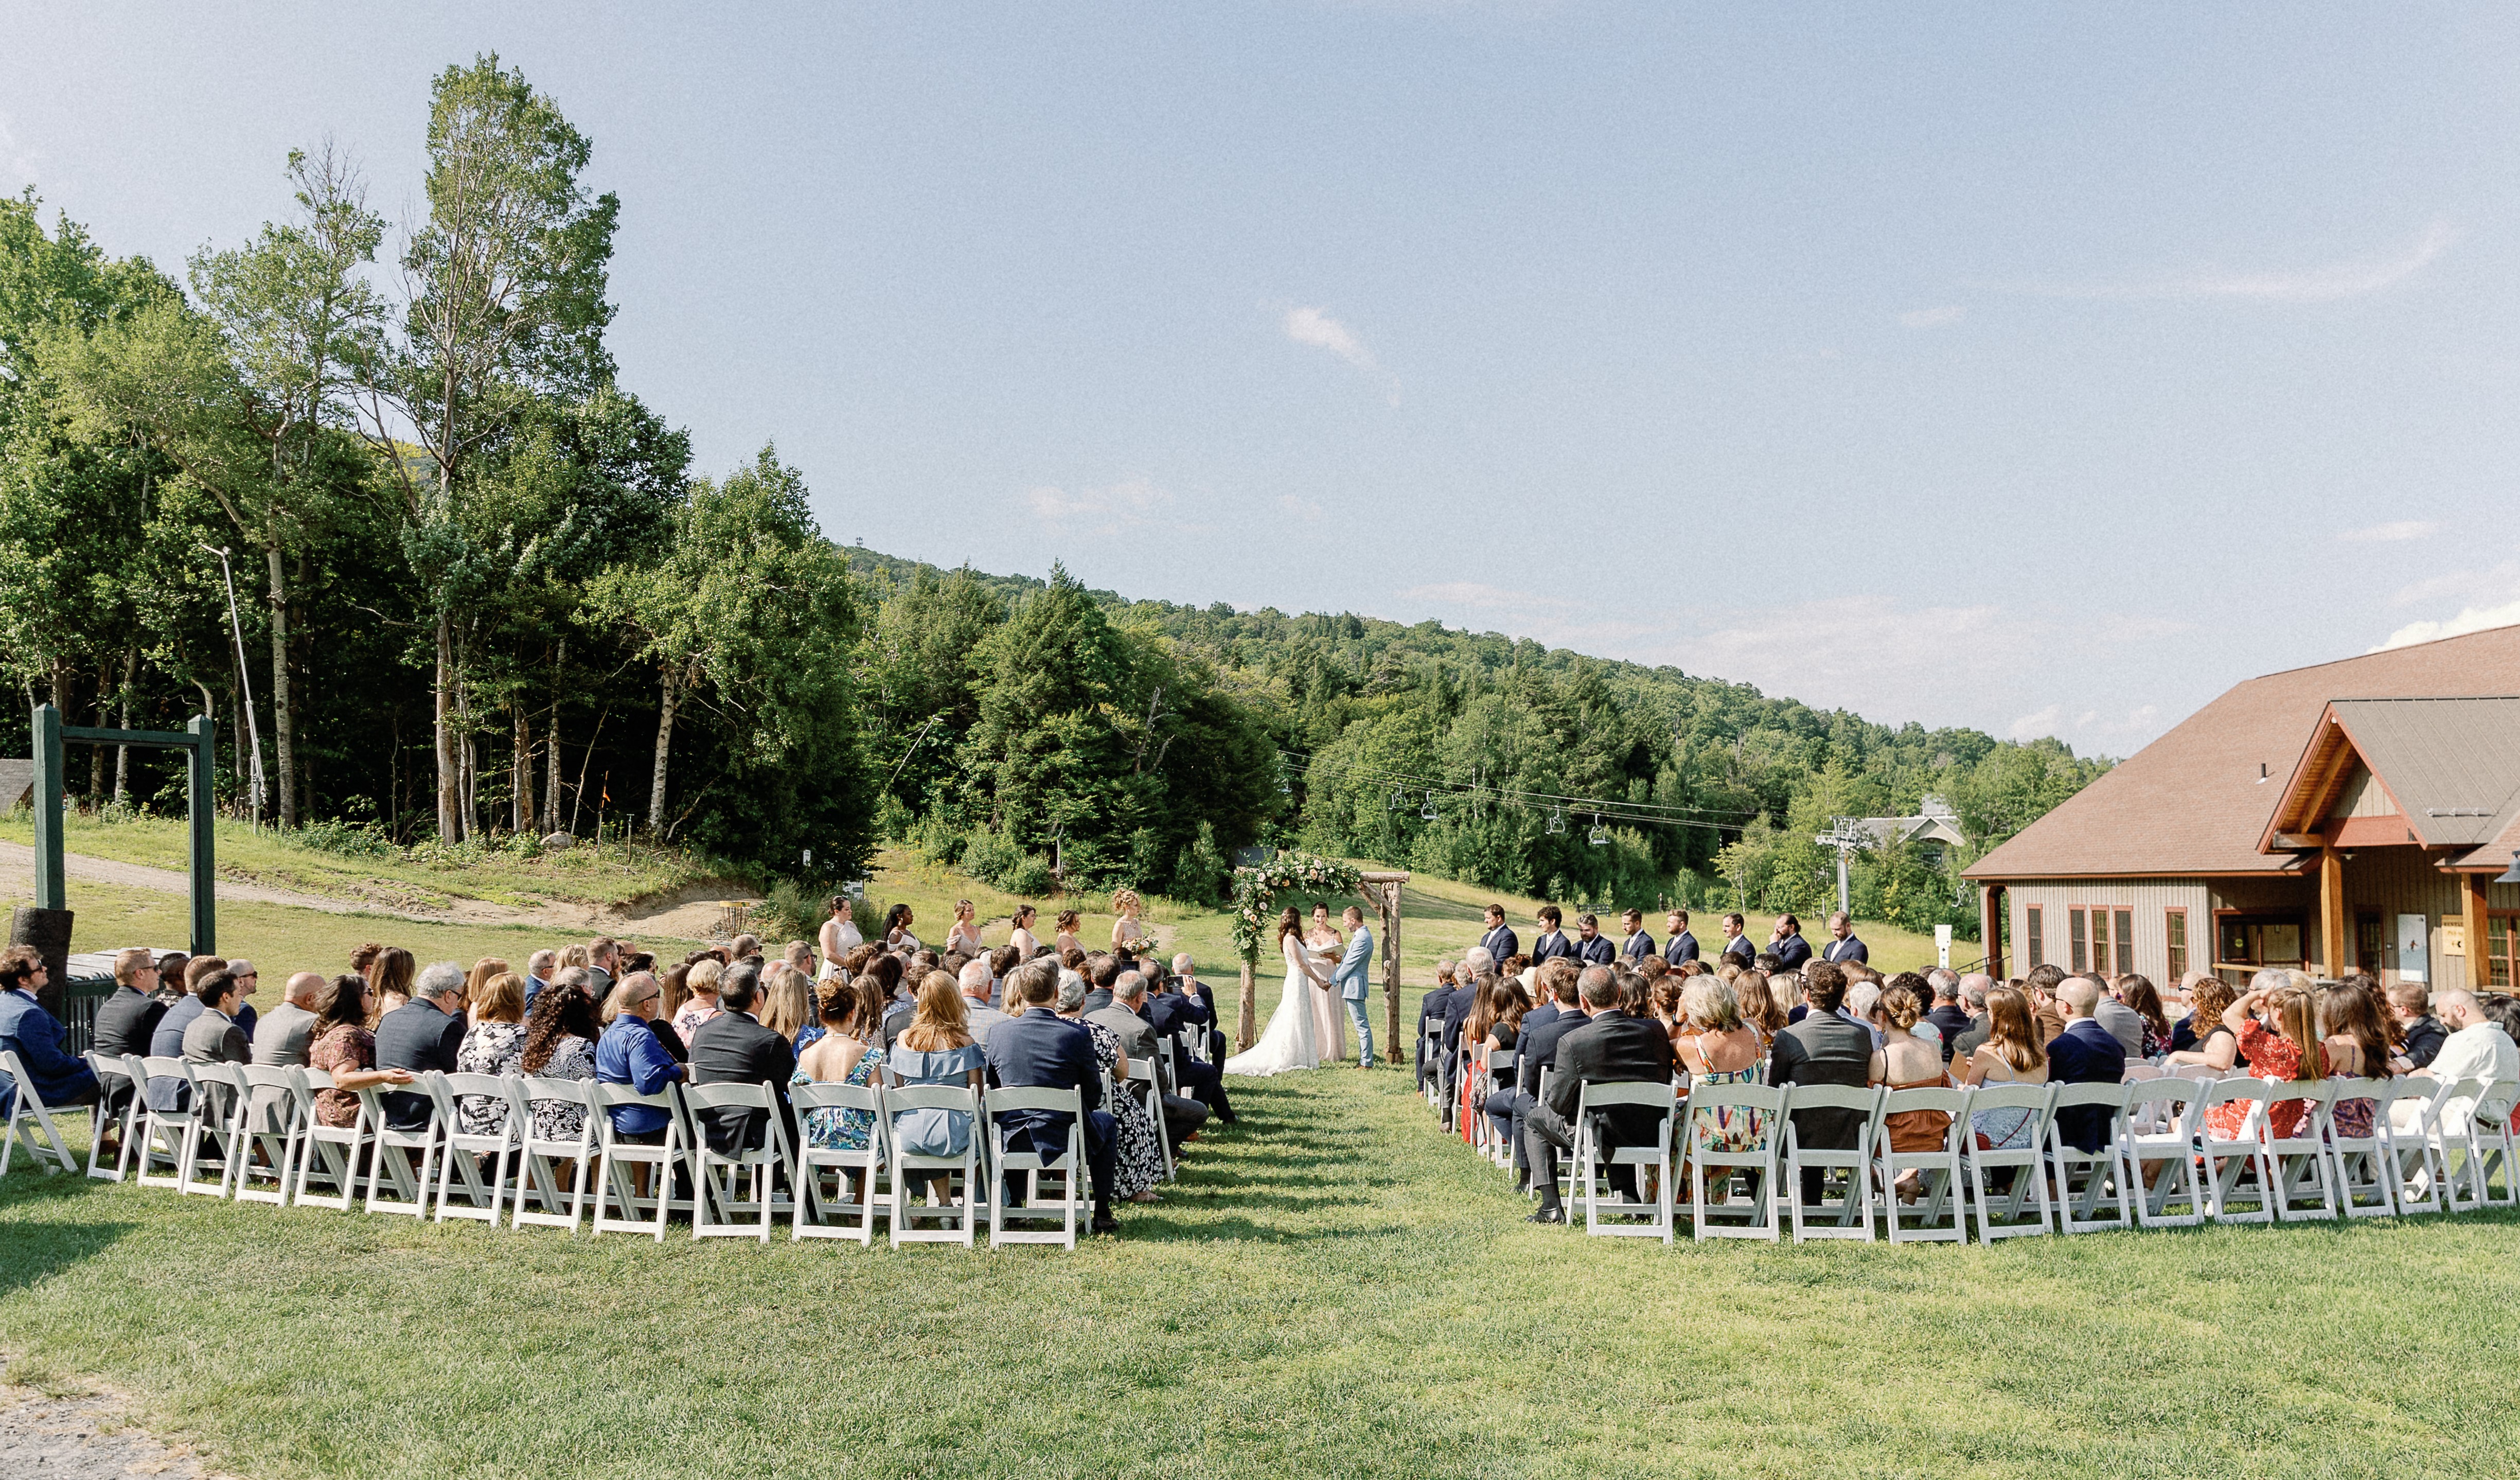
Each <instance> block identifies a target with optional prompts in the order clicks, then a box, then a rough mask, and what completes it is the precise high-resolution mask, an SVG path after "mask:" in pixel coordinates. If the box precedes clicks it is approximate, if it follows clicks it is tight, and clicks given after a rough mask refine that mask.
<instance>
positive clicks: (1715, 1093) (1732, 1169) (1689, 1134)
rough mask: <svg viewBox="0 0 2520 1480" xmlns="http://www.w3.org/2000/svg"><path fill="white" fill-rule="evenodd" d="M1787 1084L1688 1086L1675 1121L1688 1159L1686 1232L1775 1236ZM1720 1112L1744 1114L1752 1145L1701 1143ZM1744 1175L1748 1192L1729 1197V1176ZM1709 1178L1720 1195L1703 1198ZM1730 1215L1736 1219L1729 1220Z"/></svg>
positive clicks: (1714, 1235) (1701, 1237)
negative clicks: (1732, 1147) (1682, 1112)
mask: <svg viewBox="0 0 2520 1480" xmlns="http://www.w3.org/2000/svg"><path fill="white" fill-rule="evenodd" d="M1792 1092H1793V1086H1791V1085H1787V1086H1786V1087H1785V1088H1783V1089H1781V1090H1774V1089H1770V1088H1769V1087H1768V1086H1766V1085H1763V1084H1746V1083H1745V1084H1708V1083H1706V1082H1704V1081H1703V1080H1700V1081H1698V1082H1695V1083H1692V1084H1691V1085H1690V1086H1689V1087H1688V1112H1687V1115H1686V1118H1684V1119H1683V1120H1682V1122H1681V1126H1682V1129H1681V1136H1682V1138H1683V1140H1682V1144H1683V1145H1684V1146H1685V1147H1686V1148H1687V1149H1686V1154H1687V1156H1688V1220H1689V1225H1690V1236H1691V1237H1693V1238H1695V1239H1697V1240H1699V1241H1703V1240H1705V1239H1709V1238H1764V1239H1766V1240H1767V1241H1768V1242H1770V1243H1775V1242H1776V1241H1777V1240H1778V1237H1779V1231H1778V1222H1777V1210H1778V1207H1779V1206H1781V1204H1780V1203H1779V1201H1778V1175H1777V1169H1778V1160H1779V1151H1780V1148H1781V1147H1782V1146H1783V1144H1784V1131H1783V1128H1782V1123H1781V1121H1780V1117H1781V1116H1782V1115H1783V1114H1784V1112H1785V1107H1786V1102H1787V1100H1788V1099H1789V1098H1790V1097H1791V1095H1792ZM1723 1112H1730V1113H1732V1114H1733V1115H1747V1116H1751V1117H1753V1118H1754V1120H1755V1122H1756V1124H1757V1126H1758V1144H1756V1145H1754V1146H1752V1147H1750V1148H1748V1149H1746V1150H1738V1151H1719V1150H1713V1149H1710V1148H1709V1147H1708V1146H1707V1145H1706V1144H1705V1142H1706V1136H1707V1133H1708V1131H1709V1130H1711V1128H1712V1127H1713V1126H1714V1125H1715V1124H1716V1123H1717V1121H1718V1120H1719V1119H1720V1118H1722V1115H1723ZM1741 1176H1747V1177H1748V1178H1749V1180H1750V1195H1749V1196H1747V1197H1734V1196H1733V1194H1732V1190H1731V1188H1732V1184H1733V1179H1734V1178H1736V1177H1741ZM1710 1181H1711V1182H1713V1183H1714V1184H1715V1186H1716V1188H1717V1189H1718V1190H1719V1191H1721V1192H1722V1193H1723V1195H1722V1196H1721V1197H1720V1198H1718V1199H1716V1200H1714V1201H1709V1200H1708V1198H1707V1195H1706V1188H1707V1184H1708V1183H1709V1182H1710ZM1735 1216H1738V1217H1739V1218H1740V1220H1741V1221H1740V1222H1739V1223H1737V1224H1736V1223H1733V1222H1732V1221H1731V1220H1732V1219H1733V1218H1734V1217H1735Z"/></svg>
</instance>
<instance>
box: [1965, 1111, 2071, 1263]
mask: <svg viewBox="0 0 2520 1480" xmlns="http://www.w3.org/2000/svg"><path fill="white" fill-rule="evenodd" d="M2056 1088H2057V1087H2056V1086H2054V1085H2044V1084H1986V1085H1979V1086H1978V1087H1976V1088H1975V1089H1973V1090H1971V1091H1970V1092H1969V1103H1968V1114H1969V1135H1968V1139H1967V1140H1965V1141H1963V1142H1962V1143H1961V1144H1960V1163H1961V1165H1962V1166H1963V1167H1964V1168H1966V1169H1967V1172H1968V1183H1969V1186H1968V1190H1969V1200H1970V1201H1971V1202H1972V1203H1974V1204H1976V1206H1977V1237H1978V1241H1979V1242H1980V1243H1993V1242H1995V1240H1997V1239H1999V1238H2020V1237H2026V1236H2030V1235H2034V1234H2048V1233H2054V1232H2055V1226H2054V1223H2053V1218H2054V1211H2053V1208H2052V1205H2051V1204H2050V1203H2049V1202H2048V1172H2047V1165H2046V1163H2047V1159H2048V1102H2049V1101H2050V1100H2051V1099H2054V1097H2055V1091H2056ZM2014 1112H2018V1113H2019V1114H2020V1115H2021V1117H2022V1119H2021V1124H2020V1129H2019V1131H2018V1132H2017V1133H2015V1134H2012V1135H2008V1136H2006V1137H2005V1138H2004V1140H2005V1141H2006V1142H2007V1143H2009V1144H2006V1145H2003V1146H1982V1145H1979V1144H1977V1121H1978V1117H1980V1116H1984V1115H1998V1114H2003V1115H2008V1114H2011V1113H2014ZM1989 1172H2009V1173H2011V1174H2012V1189H2011V1191H2010V1192H2008V1193H2005V1194H2003V1195H2002V1196H2001V1198H2000V1199H1999V1197H1998V1195H1997V1194H1995V1193H1992V1192H1990V1191H1988V1190H1987V1185H1986V1184H1987V1175H1986V1174H1987V1173H1989ZM1999 1200H2000V1201H2001V1204H2002V1205H2001V1207H1999V1206H1998V1202H1999ZM2025 1205H2026V1206H2028V1207H2029V1208H2031V1209H2032V1210H2033V1212H2032V1216H2031V1217H2029V1218H2028V1219H2024V1218H2023V1216H2022V1209H2023V1207H2024V1206H2025Z"/></svg>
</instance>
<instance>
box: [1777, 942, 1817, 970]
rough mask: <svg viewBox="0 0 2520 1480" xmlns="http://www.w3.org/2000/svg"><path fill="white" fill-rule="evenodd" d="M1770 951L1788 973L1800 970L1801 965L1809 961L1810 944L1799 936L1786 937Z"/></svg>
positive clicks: (1810, 953)
mask: <svg viewBox="0 0 2520 1480" xmlns="http://www.w3.org/2000/svg"><path fill="white" fill-rule="evenodd" d="M1770 949H1772V950H1774V951H1775V952H1776V953H1777V960H1778V961H1780V962H1782V963H1784V965H1785V969H1786V970H1788V971H1799V970H1801V969H1802V968H1803V963H1804V962H1807V961H1809V960H1811V955H1812V952H1811V942H1810V941H1807V940H1805V939H1803V938H1802V937H1801V936H1799V935H1788V936H1786V937H1785V938H1784V939H1782V940H1780V941H1778V942H1777V943H1776V945H1775V946H1773V947H1771V948H1770Z"/></svg>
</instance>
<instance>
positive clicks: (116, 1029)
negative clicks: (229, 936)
mask: <svg viewBox="0 0 2520 1480" xmlns="http://www.w3.org/2000/svg"><path fill="white" fill-rule="evenodd" d="M319 980H320V978H319ZM113 983H114V985H113V994H112V996H110V997H108V998H107V999H106V1000H105V1001H104V1002H102V1003H99V1004H98V1005H97V1009H96V1025H95V1027H94V1028H92V1029H91V1030H90V1032H89V1041H90V1042H91V1043H92V1044H94V1045H95V1047H96V1051H97V1052H98V1053H100V1054H105V1055H106V1056H107V1057H109V1058H115V1059H118V1058H120V1057H122V1056H123V1055H124V1054H143V1055H146V1054H148V1052H149V1037H150V1035H151V1034H152V1033H155V1032H156V1031H157V1030H158V1019H159V1018H161V1017H163V1016H165V1015H166V1004H165V1003H164V1002H163V1001H161V1000H160V999H159V998H158V995H157V993H158V958H157V956H156V955H155V954H154V953H153V952H151V951H150V949H149V948H148V947H146V946H132V947H130V948H128V949H126V950H123V951H119V952H116V953H115V955H114V958H113ZM298 1061H299V1062H301V1063H303V1062H304V1061H305V1060H304V1059H302V1058H301V1059H300V1060H298ZM138 1093H139V1090H138V1087H137V1086H135V1085H133V1084H132V1082H131V1081H130V1080H128V1079H126V1078H124V1077H123V1076H121V1075H119V1074H108V1075H105V1076H104V1077H103V1079H102V1081H101V1083H100V1094H99V1099H98V1104H97V1124H98V1125H99V1126H101V1127H103V1128H104V1129H103V1131H102V1132H101V1134H102V1135H103V1136H104V1137H105V1144H106V1146H107V1148H108V1149H107V1153H106V1154H105V1159H106V1160H109V1161H111V1160H113V1159H114V1157H113V1156H112V1154H111V1153H112V1150H114V1149H117V1148H118V1143H117V1142H116V1140H115V1137H116V1136H117V1135H118V1134H119V1131H120V1127H121V1125H122V1107H123V1106H124V1105H127V1104H129V1103H130V1102H131V1098H132V1096H134V1095H136V1094H138Z"/></svg>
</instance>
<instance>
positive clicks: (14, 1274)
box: [0, 1178, 139, 1295]
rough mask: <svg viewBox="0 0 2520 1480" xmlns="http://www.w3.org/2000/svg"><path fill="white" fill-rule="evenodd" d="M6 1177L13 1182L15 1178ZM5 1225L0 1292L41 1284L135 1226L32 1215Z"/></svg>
mask: <svg viewBox="0 0 2520 1480" xmlns="http://www.w3.org/2000/svg"><path fill="white" fill-rule="evenodd" d="M10 1180H11V1181H12V1182H13V1183H14V1182H15V1181H16V1180H17V1179H15V1178H12V1179H10ZM53 1180H54V1181H59V1180H60V1179H58V1178H56V1179H53ZM9 1190H10V1192H11V1193H12V1194H22V1193H23V1192H24V1191H25V1188H18V1187H12V1188H9ZM33 1200H34V1199H30V1198H27V1197H25V1196H22V1195H12V1196H11V1197H10V1198H9V1200H8V1203H7V1204H0V1206H21V1207H22V1206H24V1205H25V1204H26V1203H28V1202H30V1201H33ZM6 1227H7V1233H6V1234H5V1236H0V1295H8V1294H12V1293H14V1292H16V1291H18V1290H21V1289H23V1288H25V1287H26V1286H28V1285H34V1284H41V1283H42V1282H43V1281H45V1280H46V1279H49V1278H52V1277H53V1276H55V1275H58V1274H60V1273H61V1272H62V1271H64V1270H67V1269H68V1268H70V1267H71V1266H73V1265H77V1264H82V1263H84V1262H86V1261H87V1260H90V1259H93V1258H95V1257H96V1256H97V1255H99V1254H102V1253H104V1252H105V1251H106V1250H107V1249H109V1248H112V1246H113V1245H114V1243H116V1242H117V1241H119V1240H120V1239H121V1237H122V1236H123V1235H124V1234H125V1233H130V1232H132V1231H133V1230H134V1229H137V1228H138V1227H139V1225H138V1224H136V1223H73V1222H68V1221H58V1220H52V1219H44V1218H34V1219H16V1220H12V1221H10V1222H9V1223H8V1225H7V1226H6Z"/></svg>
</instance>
